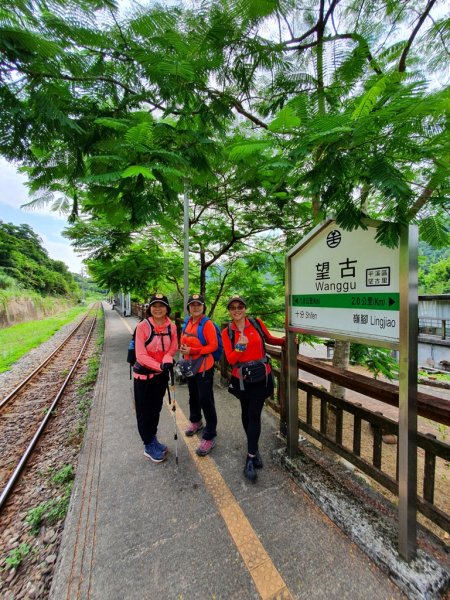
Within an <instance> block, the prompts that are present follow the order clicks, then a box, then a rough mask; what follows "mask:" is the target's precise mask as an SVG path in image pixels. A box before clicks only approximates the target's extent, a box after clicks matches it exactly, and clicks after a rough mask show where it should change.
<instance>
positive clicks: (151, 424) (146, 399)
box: [133, 294, 178, 463]
mask: <svg viewBox="0 0 450 600" xmlns="http://www.w3.org/2000/svg"><path fill="white" fill-rule="evenodd" d="M169 315H170V305H169V301H168V299H167V297H166V296H164V295H163V294H154V295H153V296H152V297H151V298H150V302H149V305H148V308H147V318H146V319H144V320H143V321H141V322H140V323H139V324H138V326H137V327H136V339H135V350H136V362H135V363H134V366H133V378H134V381H133V383H134V401H135V406H136V419H137V426H138V431H139V435H140V436H141V439H142V441H143V443H144V455H145V456H146V457H147V458H150V460H152V461H153V462H156V463H159V462H162V461H163V460H165V458H166V453H167V446H166V445H165V444H162V443H161V442H159V441H158V438H157V437H156V433H157V430H158V423H159V415H160V412H161V408H162V405H163V398H164V394H165V393H166V390H167V386H168V383H169V373H170V371H171V369H172V368H173V357H174V354H175V353H176V351H177V348H178V340H177V328H176V326H175V324H174V323H173V322H172V321H171V320H170V319H169Z"/></svg>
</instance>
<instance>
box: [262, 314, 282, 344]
mask: <svg viewBox="0 0 450 600" xmlns="http://www.w3.org/2000/svg"><path fill="white" fill-rule="evenodd" d="M256 320H257V321H258V323H259V325H260V327H261V329H262V332H263V333H264V340H265V341H266V343H267V344H271V345H272V346H284V345H285V343H286V338H284V337H282V338H279V337H275V336H273V335H272V334H271V333H269V330H268V329H267V327H266V326H265V324H264V323H263V322H262V321H261V319H256Z"/></svg>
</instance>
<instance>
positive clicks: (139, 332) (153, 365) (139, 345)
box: [135, 321, 161, 373]
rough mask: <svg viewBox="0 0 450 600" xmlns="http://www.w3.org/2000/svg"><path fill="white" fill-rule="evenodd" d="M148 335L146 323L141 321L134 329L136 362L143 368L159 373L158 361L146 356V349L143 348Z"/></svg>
mask: <svg viewBox="0 0 450 600" xmlns="http://www.w3.org/2000/svg"><path fill="white" fill-rule="evenodd" d="M149 333H150V332H149V325H148V323H147V321H142V322H141V323H139V325H138V326H137V329H136V342H135V344H136V360H137V361H138V363H139V364H140V365H142V366H143V367H146V368H147V369H151V370H152V371H156V372H158V373H160V372H161V369H160V368H159V367H160V364H159V361H157V360H155V359H154V358H152V357H151V356H150V355H149V354H148V352H147V349H146V347H145V340H146V339H147V338H148V336H149Z"/></svg>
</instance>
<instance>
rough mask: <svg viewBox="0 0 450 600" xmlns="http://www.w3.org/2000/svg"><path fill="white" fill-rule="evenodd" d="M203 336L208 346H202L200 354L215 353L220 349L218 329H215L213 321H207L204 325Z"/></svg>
mask: <svg viewBox="0 0 450 600" xmlns="http://www.w3.org/2000/svg"><path fill="white" fill-rule="evenodd" d="M203 336H204V338H205V341H206V345H205V346H203V345H202V346H201V348H199V354H200V355H203V354H211V353H212V352H215V351H216V350H217V348H218V347H219V343H218V341H217V334H216V328H215V327H214V324H213V322H212V321H206V323H205V324H204V326H203Z"/></svg>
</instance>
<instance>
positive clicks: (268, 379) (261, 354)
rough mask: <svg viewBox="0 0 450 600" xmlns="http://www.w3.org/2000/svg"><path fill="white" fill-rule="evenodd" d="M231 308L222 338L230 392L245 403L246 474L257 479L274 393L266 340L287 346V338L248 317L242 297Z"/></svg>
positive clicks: (261, 465)
mask: <svg viewBox="0 0 450 600" xmlns="http://www.w3.org/2000/svg"><path fill="white" fill-rule="evenodd" d="M227 308H228V310H229V311H230V318H231V324H230V326H229V327H227V328H225V329H224V330H223V331H222V340H223V349H224V351H225V356H226V358H227V361H228V362H229V364H230V365H231V366H232V368H233V370H232V372H231V380H230V385H229V388H228V391H229V392H230V393H231V394H233V395H234V396H236V397H237V398H238V399H239V400H240V403H241V418H242V425H243V427H244V431H245V434H246V436H247V452H248V453H247V458H246V460H245V467H244V475H245V477H247V479H249V480H250V481H256V479H257V473H256V470H255V469H261V468H262V467H263V463H262V460H261V455H260V453H259V449H258V442H259V437H260V434H261V412H262V409H263V406H264V401H265V399H266V398H268V397H269V396H271V395H272V393H273V376H272V372H271V367H270V363H269V362H268V361H267V355H266V348H265V342H267V343H268V344H272V345H274V346H283V345H284V341H285V340H284V338H277V337H274V336H272V335H271V334H270V333H269V331H268V329H267V327H266V326H265V325H264V323H263V322H262V321H261V320H260V319H249V318H248V317H247V316H246V308H247V305H246V303H245V300H244V299H243V298H241V297H240V296H233V297H232V298H231V299H230V300H229V302H228V305H227Z"/></svg>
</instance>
